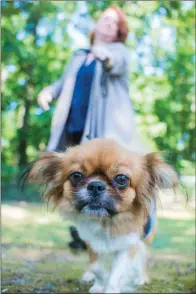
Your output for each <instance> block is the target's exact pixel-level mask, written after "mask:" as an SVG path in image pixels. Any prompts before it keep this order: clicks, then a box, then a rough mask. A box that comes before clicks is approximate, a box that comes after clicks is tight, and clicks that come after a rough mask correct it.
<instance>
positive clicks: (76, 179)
mask: <svg viewBox="0 0 196 294" xmlns="http://www.w3.org/2000/svg"><path fill="white" fill-rule="evenodd" d="M69 178H70V182H71V183H72V184H73V185H77V184H79V183H81V182H82V181H83V180H84V175H83V174H82V173H81V172H78V171H75V172H72V173H71V174H70V177H69Z"/></svg>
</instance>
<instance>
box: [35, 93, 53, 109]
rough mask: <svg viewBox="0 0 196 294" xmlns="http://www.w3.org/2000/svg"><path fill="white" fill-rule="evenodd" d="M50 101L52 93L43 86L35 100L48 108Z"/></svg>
mask: <svg viewBox="0 0 196 294" xmlns="http://www.w3.org/2000/svg"><path fill="white" fill-rule="evenodd" d="M51 101H52V93H51V91H50V89H49V88H48V87H46V88H44V89H43V90H42V91H41V92H40V93H39V95H38V98H37V102H38V104H39V105H40V106H41V107H42V108H43V109H44V110H49V109H50V106H49V103H50V102H51Z"/></svg>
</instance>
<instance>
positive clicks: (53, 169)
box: [29, 139, 177, 218]
mask: <svg viewBox="0 0 196 294" xmlns="http://www.w3.org/2000/svg"><path fill="white" fill-rule="evenodd" d="M29 178H32V179H38V180H39V181H41V182H43V183H46V184H47V185H48V188H47V189H46V193H45V196H46V197H48V198H49V197H52V198H53V199H54V201H55V202H56V205H57V206H61V208H63V210H64V212H65V213H66V212H72V213H81V214H87V215H91V216H92V217H102V218H103V217H112V216H114V215H116V214H120V213H123V212H128V211H129V210H130V209H131V208H132V207H133V206H134V205H135V206H137V204H138V203H140V204H142V203H143V201H144V199H145V198H146V199H147V198H150V197H153V196H154V191H155V189H156V187H160V188H169V187H172V186H174V185H175V184H176V183H177V177H176V174H175V172H174V171H173V169H172V168H171V167H170V166H169V165H168V164H166V163H164V162H163V161H162V160H161V159H160V158H159V157H158V156H157V155H156V154H154V153H150V154H147V155H144V156H143V155H138V154H134V153H131V152H129V151H128V150H127V149H125V148H123V147H122V146H120V145H119V144H117V143H116V142H115V141H113V140H109V139H95V140H92V141H90V142H88V143H86V144H83V145H80V146H76V147H72V148H69V149H68V150H67V151H66V152H65V153H55V152H49V153H46V154H45V155H43V156H42V157H41V158H40V159H39V160H37V161H36V162H35V164H34V165H33V167H32V169H31V170H30V172H29Z"/></svg>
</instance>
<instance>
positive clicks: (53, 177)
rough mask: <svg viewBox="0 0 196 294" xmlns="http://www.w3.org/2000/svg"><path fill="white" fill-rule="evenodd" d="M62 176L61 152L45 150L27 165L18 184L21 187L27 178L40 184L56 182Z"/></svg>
mask: <svg viewBox="0 0 196 294" xmlns="http://www.w3.org/2000/svg"><path fill="white" fill-rule="evenodd" d="M61 178H62V154H60V153H57V152H45V153H43V154H42V155H41V156H40V158H39V159H38V160H36V161H34V162H32V163H30V164H29V166H27V168H26V169H25V171H24V172H23V173H22V174H21V176H20V179H19V184H20V186H21V187H23V186H24V185H25V183H26V182H28V181H29V180H33V181H36V182H37V183H40V184H46V185H48V184H51V183H52V184H54V185H55V184H56V183H58V182H59V181H60V179H61Z"/></svg>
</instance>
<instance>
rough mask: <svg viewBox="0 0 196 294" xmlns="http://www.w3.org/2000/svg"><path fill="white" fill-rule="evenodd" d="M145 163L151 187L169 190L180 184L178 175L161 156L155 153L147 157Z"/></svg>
mask: <svg viewBox="0 0 196 294" xmlns="http://www.w3.org/2000/svg"><path fill="white" fill-rule="evenodd" d="M145 163H146V168H147V172H148V175H149V181H150V185H151V186H153V187H158V188H160V189H167V188H173V187H175V186H176V185H177V184H178V176H177V173H176V172H175V171H174V169H173V168H172V167H171V166H170V165H169V164H168V163H166V162H165V161H164V160H163V159H162V158H161V155H160V154H158V153H156V152H153V153H149V154H147V155H145Z"/></svg>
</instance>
